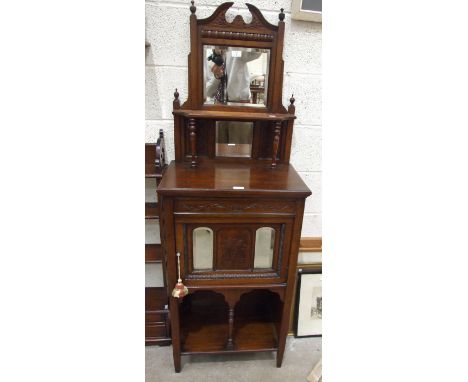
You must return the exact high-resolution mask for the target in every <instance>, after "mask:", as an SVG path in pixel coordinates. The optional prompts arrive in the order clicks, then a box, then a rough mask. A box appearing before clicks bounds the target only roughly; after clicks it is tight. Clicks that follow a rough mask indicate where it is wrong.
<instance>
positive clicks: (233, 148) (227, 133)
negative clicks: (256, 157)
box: [216, 121, 253, 158]
mask: <svg viewBox="0 0 468 382" xmlns="http://www.w3.org/2000/svg"><path fill="white" fill-rule="evenodd" d="M252 138H253V122H239V121H217V122H216V156H218V157H241V158H250V156H251V154H252Z"/></svg>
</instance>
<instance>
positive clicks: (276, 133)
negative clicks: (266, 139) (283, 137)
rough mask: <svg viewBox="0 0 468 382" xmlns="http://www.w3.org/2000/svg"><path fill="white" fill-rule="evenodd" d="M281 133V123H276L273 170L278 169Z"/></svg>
mask: <svg viewBox="0 0 468 382" xmlns="http://www.w3.org/2000/svg"><path fill="white" fill-rule="evenodd" d="M280 133H281V121H276V122H275V134H274V138H273V154H272V161H271V168H276V157H277V156H278V147H279V140H280Z"/></svg>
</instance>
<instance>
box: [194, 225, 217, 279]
mask: <svg viewBox="0 0 468 382" xmlns="http://www.w3.org/2000/svg"><path fill="white" fill-rule="evenodd" d="M193 269H194V270H205V269H213V231H212V230H211V229H210V228H207V227H198V228H195V229H194V230H193Z"/></svg>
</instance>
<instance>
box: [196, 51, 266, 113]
mask: <svg viewBox="0 0 468 382" xmlns="http://www.w3.org/2000/svg"><path fill="white" fill-rule="evenodd" d="M203 61H204V64H203V68H204V69H203V71H204V73H203V79H204V93H203V99H204V103H205V105H215V104H222V105H230V106H249V107H265V106H266V103H267V92H268V70H269V62H270V50H269V49H258V48H240V47H228V46H213V45H204V46H203Z"/></svg>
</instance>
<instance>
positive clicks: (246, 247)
mask: <svg viewBox="0 0 468 382" xmlns="http://www.w3.org/2000/svg"><path fill="white" fill-rule="evenodd" d="M252 244H253V240H252V230H251V229H249V228H245V227H232V228H231V227H226V228H221V229H219V230H218V231H217V233H216V269H217V270H236V269H238V270H242V269H250V268H251V267H252V253H253V251H252Z"/></svg>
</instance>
